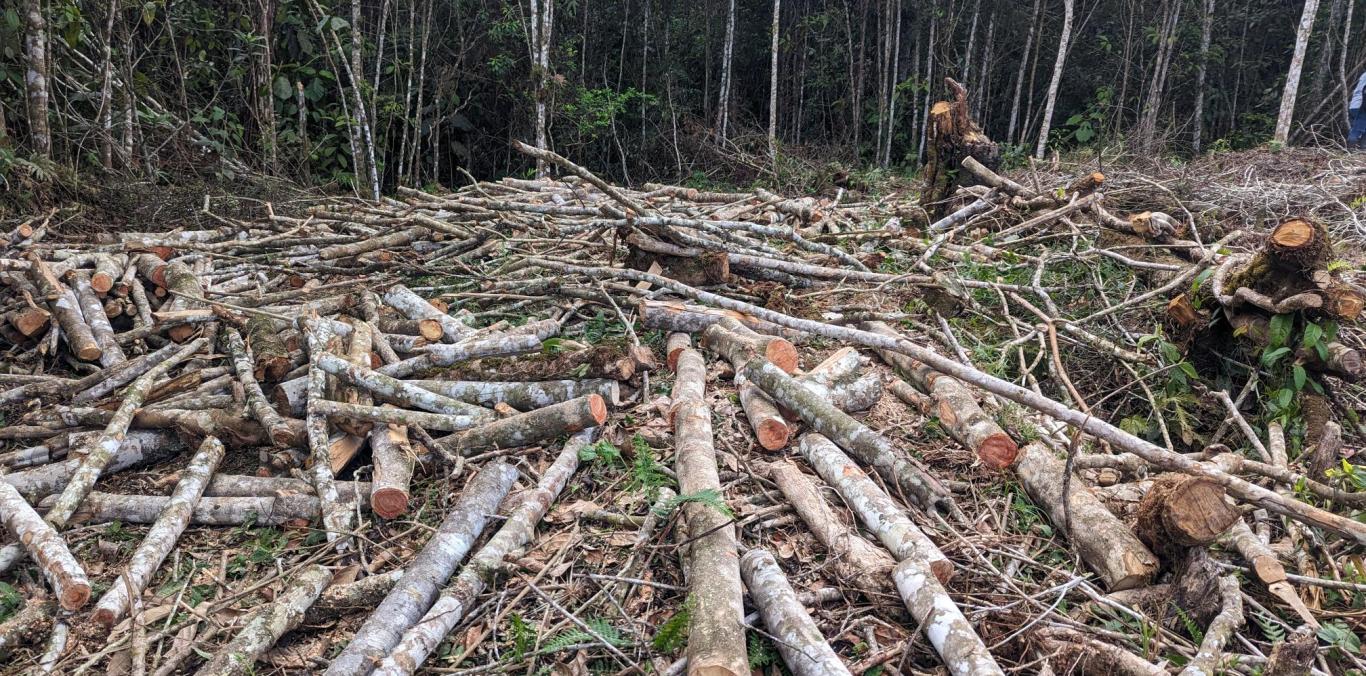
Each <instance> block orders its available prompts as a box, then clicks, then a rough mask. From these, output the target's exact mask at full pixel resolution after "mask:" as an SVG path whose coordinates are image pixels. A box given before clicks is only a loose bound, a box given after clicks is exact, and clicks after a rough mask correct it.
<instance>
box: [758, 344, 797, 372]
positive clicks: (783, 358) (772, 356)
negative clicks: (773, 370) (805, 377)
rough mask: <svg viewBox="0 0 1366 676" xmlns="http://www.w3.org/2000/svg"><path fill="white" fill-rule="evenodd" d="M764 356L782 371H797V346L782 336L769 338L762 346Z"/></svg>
mask: <svg viewBox="0 0 1366 676" xmlns="http://www.w3.org/2000/svg"><path fill="white" fill-rule="evenodd" d="M764 356H765V357H767V358H768V360H769V361H770V362H772V363H773V365H774V366H777V367H778V368H780V369H782V370H783V372H784V373H796V372H797V365H798V355H797V348H796V346H794V345H793V344H792V343H789V342H788V341H786V340H784V339H782V338H778V339H775V340H770V341H769V342H768V345H767V346H765V348H764Z"/></svg>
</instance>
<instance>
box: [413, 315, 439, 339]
mask: <svg viewBox="0 0 1366 676" xmlns="http://www.w3.org/2000/svg"><path fill="white" fill-rule="evenodd" d="M417 332H418V334H419V335H421V336H422V337H423V338H426V339H427V340H430V341H432V342H436V341H438V340H441V339H442V337H444V336H445V335H446V330H445V329H443V328H441V322H439V321H437V320H435V319H420V320H418V322H417Z"/></svg>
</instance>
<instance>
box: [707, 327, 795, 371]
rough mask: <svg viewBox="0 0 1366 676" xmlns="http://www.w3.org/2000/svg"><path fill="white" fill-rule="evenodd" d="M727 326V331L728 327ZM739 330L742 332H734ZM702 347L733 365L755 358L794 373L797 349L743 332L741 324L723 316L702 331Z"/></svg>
mask: <svg viewBox="0 0 1366 676" xmlns="http://www.w3.org/2000/svg"><path fill="white" fill-rule="evenodd" d="M727 327H730V328H727ZM736 328H738V329H741V330H742V331H744V332H743V333H741V332H739V331H736V330H734V329H736ZM702 346H703V347H705V348H707V349H708V350H711V351H713V352H715V353H717V354H719V355H721V357H722V358H724V359H725V360H726V361H728V362H730V363H731V364H733V365H739V364H743V363H745V362H747V361H749V360H750V359H752V358H754V357H763V358H764V359H767V360H768V361H769V362H771V363H772V364H773V365H774V366H777V367H778V368H780V369H782V370H783V371H784V372H786V373H794V372H796V370H797V348H795V347H793V346H792V343H790V342H788V341H787V340H785V339H783V338H778V337H776V336H762V335H759V334H758V333H755V332H754V331H749V330H747V329H745V327H744V325H743V324H740V322H738V321H736V320H734V319H733V318H730V317H726V318H723V319H722V320H721V321H719V322H717V323H715V324H712V325H711V326H708V327H707V328H706V329H704V330H703V331H702Z"/></svg>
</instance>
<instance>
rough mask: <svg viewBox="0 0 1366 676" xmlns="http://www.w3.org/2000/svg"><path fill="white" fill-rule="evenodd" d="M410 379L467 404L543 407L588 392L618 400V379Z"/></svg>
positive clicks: (528, 407)
mask: <svg viewBox="0 0 1366 676" xmlns="http://www.w3.org/2000/svg"><path fill="white" fill-rule="evenodd" d="M408 382H409V383H411V384H413V385H416V386H418V387H421V388H422V389H424V390H431V391H433V392H436V393H437V394H441V395H444V396H447V397H450V398H452V399H458V400H460V401H463V402H465V403H467V404H474V405H476V406H486V407H492V406H493V405H494V404H498V403H503V404H507V405H508V406H511V407H513V408H515V409H517V410H519V411H529V410H531V409H536V408H544V407H546V406H550V405H551V404H558V403H560V402H562V401H569V400H570V399H575V398H577V397H582V396H585V395H589V394H599V395H602V398H603V399H606V400H607V401H608V403H611V404H613V405H615V404H617V403H618V385H617V381H615V380H610V379H607V378H589V379H585V380H546V381H541V382H494V381H486V380H410V381H408Z"/></svg>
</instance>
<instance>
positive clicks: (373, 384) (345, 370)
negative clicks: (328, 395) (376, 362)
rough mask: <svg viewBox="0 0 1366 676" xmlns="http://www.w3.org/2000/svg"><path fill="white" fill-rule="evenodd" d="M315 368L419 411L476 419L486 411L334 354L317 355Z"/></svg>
mask: <svg viewBox="0 0 1366 676" xmlns="http://www.w3.org/2000/svg"><path fill="white" fill-rule="evenodd" d="M318 368H320V369H322V370H323V371H325V372H327V373H329V374H331V375H333V376H336V377H337V378H338V379H340V380H342V381H343V382H346V383H350V384H352V385H355V386H356V387H359V388H361V389H363V390H365V391H367V392H370V393H371V394H374V395H375V396H378V397H381V398H383V399H387V400H389V401H392V402H394V403H396V404H402V405H404V406H409V407H412V408H420V409H422V410H424V411H431V412H432V413H445V414H451V415H467V416H471V417H476V418H477V417H478V416H481V415H484V414H485V412H486V409H483V408H480V407H478V406H473V405H470V404H466V403H465V402H463V401H456V400H455V399H451V398H450V397H445V396H442V395H440V394H437V393H435V392H432V391H431V390H427V389H423V388H421V387H418V386H416V385H413V384H411V383H409V382H407V381H403V380H399V379H397V378H391V377H389V376H386V375H384V374H383V373H380V372H379V371H375V370H372V369H369V368H366V367H364V366H361V365H359V364H353V363H351V362H349V361H347V360H345V359H342V358H341V357H338V356H336V355H334V354H330V353H326V352H324V353H322V354H320V355H318ZM353 403H354V402H353Z"/></svg>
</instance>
